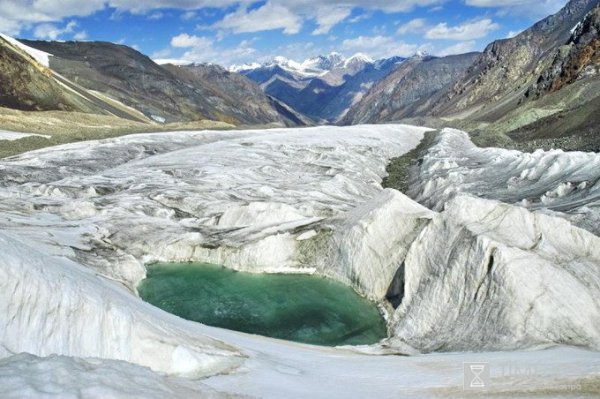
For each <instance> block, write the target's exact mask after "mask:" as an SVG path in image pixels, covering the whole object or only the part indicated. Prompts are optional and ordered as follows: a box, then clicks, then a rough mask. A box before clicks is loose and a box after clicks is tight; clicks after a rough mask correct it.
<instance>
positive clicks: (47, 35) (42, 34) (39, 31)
mask: <svg viewBox="0 0 600 399" xmlns="http://www.w3.org/2000/svg"><path fill="white" fill-rule="evenodd" d="M75 28H77V22H75V21H71V22H69V23H67V24H66V25H65V26H64V27H62V28H59V27H58V26H56V25H54V24H40V25H38V26H36V28H35V30H34V31H33V35H34V36H35V37H37V38H38V39H48V40H56V39H58V38H60V37H61V36H62V35H65V34H69V33H73V32H74V31H75Z"/></svg>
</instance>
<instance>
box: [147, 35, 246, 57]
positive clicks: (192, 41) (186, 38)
mask: <svg viewBox="0 0 600 399" xmlns="http://www.w3.org/2000/svg"><path fill="white" fill-rule="evenodd" d="M171 47H172V48H175V49H178V48H183V49H186V51H185V52H184V53H183V55H182V56H181V57H179V58H170V59H167V58H168V57H171V56H172V53H173V52H172V49H171V48H166V49H163V50H160V51H157V52H155V53H154V54H152V57H151V58H152V59H154V60H155V61H156V62H158V63H167V62H168V63H172V64H190V63H193V62H197V63H202V62H212V63H216V64H220V65H228V64H233V63H237V62H240V61H242V62H244V61H246V60H247V59H248V58H250V57H251V56H253V55H254V54H255V52H256V50H255V49H254V48H252V43H251V41H249V40H243V41H241V42H240V43H239V44H238V45H237V46H235V47H229V48H228V47H220V46H218V45H217V43H215V42H214V41H213V40H211V39H209V38H207V37H203V36H195V35H189V34H187V33H182V34H180V35H177V36H174V37H172V38H171Z"/></svg>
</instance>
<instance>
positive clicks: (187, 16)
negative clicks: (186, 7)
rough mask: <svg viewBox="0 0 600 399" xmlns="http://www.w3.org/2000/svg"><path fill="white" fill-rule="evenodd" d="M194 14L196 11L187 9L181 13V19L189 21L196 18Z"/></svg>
mask: <svg viewBox="0 0 600 399" xmlns="http://www.w3.org/2000/svg"><path fill="white" fill-rule="evenodd" d="M196 16H197V14H196V11H187V12H184V13H183V14H181V19H183V20H184V21H189V20H192V19H194V18H196Z"/></svg>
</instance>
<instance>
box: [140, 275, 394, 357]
mask: <svg viewBox="0 0 600 399" xmlns="http://www.w3.org/2000/svg"><path fill="white" fill-rule="evenodd" d="M138 291H139V294H140V296H141V297H142V299H144V300H145V301H146V302H149V303H151V304H153V305H155V306H157V307H159V308H161V309H163V310H166V311H167V312H170V313H173V314H175V315H178V316H180V317H182V318H185V319H188V320H193V321H198V322H201V323H204V324H207V325H211V326H216V327H222V328H227V329H230V330H236V331H243V332H247V333H252V334H259V335H265V336H269V337H275V338H281V339H286V340H289V341H296V342H304V343H310V344H316V345H327V346H336V345H362V344H373V343H376V342H378V341H379V340H380V339H382V338H385V337H386V326H385V322H384V320H383V318H382V316H381V314H380V313H379V310H378V309H377V306H376V305H375V304H374V303H372V302H370V301H368V300H366V299H364V298H362V297H360V296H359V295H358V294H356V293H355V292H354V291H353V290H352V289H351V288H350V287H347V286H345V285H343V284H341V283H338V282H335V281H333V280H330V279H326V278H322V277H317V276H307V275H295V274H252V273H243V272H236V271H232V270H229V269H225V268H223V267H220V266H215V265H209V264H198V263H184V264H181V263H178V264H153V265H150V266H148V276H147V278H146V279H145V280H143V281H142V282H141V284H140V285H139V286H138Z"/></svg>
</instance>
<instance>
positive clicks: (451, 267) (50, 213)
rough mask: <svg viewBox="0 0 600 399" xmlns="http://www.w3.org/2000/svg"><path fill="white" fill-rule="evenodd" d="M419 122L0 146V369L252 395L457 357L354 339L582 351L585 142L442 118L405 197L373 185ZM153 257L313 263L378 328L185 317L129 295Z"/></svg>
mask: <svg viewBox="0 0 600 399" xmlns="http://www.w3.org/2000/svg"><path fill="white" fill-rule="evenodd" d="M425 131H427V129H426V128H418V127H409V126H403V125H378V126H355V127H348V128H337V127H320V128H308V129H274V130H269V131H264V130H262V131H261V130H254V131H231V132H210V131H206V132H177V133H158V134H142V135H131V136H127V137H120V138H114V139H107V140H102V141H97V142H85V143H74V144H69V145H64V146H60V147H53V148H47V149H42V150H38V151H34V152H30V153H26V154H22V155H19V156H16V157H12V158H8V159H4V160H1V161H0V199H1V200H0V229H1V231H2V233H0V247H1V249H2V250H1V251H0V285H1V286H0V357H2V358H6V359H7V360H4V361H3V362H4V363H2V364H0V367H5V366H6V364H12V365H14V366H15V367H17V366H18V367H25V366H23V365H22V363H23V362H25V363H27V362H31V363H32V364H33V366H32V367H34V368H30V370H34V369H35V367H37V366H35V364H36V363H40V364H42V363H45V362H50V363H48V364H52V362H55V361H59V360H60V359H66V360H64V362H66V363H65V364H67V363H72V364H68V368H69V369H77V367H80V366H81V365H82V364H84V363H81V362H85V361H88V360H77V359H80V358H86V359H88V358H103V359H105V361H106V362H107V363H105V365H106V367H112V363H110V362H111V361H114V362H119V361H125V362H130V363H133V364H132V365H131V367H132V369H131V372H132V373H135V372H136V371H135V370H139V369H135V368H136V367H140V366H146V367H149V368H150V369H151V370H152V371H147V372H148V373H159V374H157V375H161V376H162V377H161V378H171V377H166V376H196V377H202V376H204V377H206V376H211V375H212V376H213V377H210V378H208V379H204V380H202V381H203V382H205V383H206V384H208V385H211V386H213V387H214V388H216V389H217V390H225V391H227V392H237V393H252V394H256V395H258V396H271V397H276V396H278V394H277V393H281V392H285V394H286V396H289V397H301V393H303V392H304V391H303V390H302V389H304V388H305V387H306V386H307V385H306V384H307V383H310V384H312V386H315V387H319V389H321V390H322V392H329V393H331V391H330V390H331V389H333V385H336V386H337V388H336V389H341V390H339V391H338V392H339V393H338V395H342V394H344V392H345V393H346V396H349V395H351V394H352V393H354V394H356V393H360V392H362V393H364V394H366V393H373V394H376V393H378V394H379V395H380V396H381V397H391V396H397V395H398V393H399V392H401V391H402V392H407V391H408V392H413V393H414V394H415V395H414V396H422V397H429V396H431V394H432V391H430V390H428V389H430V388H431V386H432V385H436V384H440V385H438V386H440V387H445V389H446V388H447V389H455V387H456V386H458V385H459V383H458V382H457V381H455V380H454V379H453V378H459V377H457V376H461V374H460V373H461V370H459V368H456V369H454V368H453V367H454V366H449V364H451V365H455V363H458V361H459V360H461V361H462V359H465V358H467V357H468V355H458V354H447V355H443V354H430V355H421V356H416V357H411V358H404V357H387V356H386V357H381V356H369V355H365V353H372V354H376V353H411V354H414V353H418V352H431V351H463V350H519V349H526V348H538V347H547V346H549V345H556V344H568V345H577V346H581V347H586V348H589V349H593V350H598V349H600V316H599V314H600V310H599V309H600V303H599V300H600V294H599V292H600V277H599V276H600V271H599V264H600V255H599V253H598V251H599V248H600V245H599V244H600V241H599V240H600V239H599V238H598V236H597V235H595V234H597V233H598V232H597V226H598V223H597V222H595V220H598V219H597V216H595V215H597V209H598V207H597V198H598V197H597V191H598V187H599V186H598V184H599V183H598V177H596V176H597V175H596V174H597V173H599V172H598V170H600V168H598V164H599V163H600V161H599V159H600V156H598V155H597V154H583V153H563V152H560V151H550V152H540V151H538V152H535V153H532V154H523V153H519V152H516V151H505V150H499V149H479V148H477V147H475V146H473V145H472V144H471V143H470V141H469V140H468V137H467V136H466V134H464V133H461V132H458V131H454V130H444V131H443V132H442V133H441V134H440V135H439V137H438V139H437V143H436V144H435V145H434V146H433V147H432V148H431V149H430V151H429V152H428V153H427V154H426V155H425V157H424V158H423V160H422V162H421V165H420V166H419V169H418V170H417V172H416V174H414V175H415V176H418V178H417V179H416V180H415V181H414V184H413V186H412V187H411V190H409V192H408V193H407V194H408V195H409V196H406V195H404V194H402V193H400V192H398V191H395V190H392V189H386V190H383V189H382V187H381V178H382V177H383V176H384V175H385V166H386V164H387V162H388V161H389V159H390V158H391V157H394V156H398V155H400V154H402V153H405V152H406V151H408V150H410V149H412V148H414V146H416V145H417V144H418V142H419V141H420V140H421V139H422V137H423V134H424V132H425ZM410 197H412V198H415V199H416V200H417V201H414V200H412V199H411V198H410ZM428 208H429V209H428ZM595 217H596V219H594V218H595ZM577 226H581V227H582V228H580V227H577ZM154 261H164V262H178V261H202V262H210V263H218V264H223V265H225V266H227V267H230V268H234V269H238V270H245V271H250V272H257V273H261V272H300V273H317V274H321V275H325V276H328V277H331V278H334V279H336V280H338V281H342V282H344V283H346V284H349V285H351V286H352V287H353V288H354V289H355V290H356V291H357V292H359V293H361V294H362V295H364V296H366V297H368V298H370V299H372V300H375V301H378V302H380V303H381V305H382V307H383V308H384V309H385V312H386V316H387V321H388V329H389V332H390V337H389V338H388V339H387V340H384V341H383V342H382V343H381V344H380V345H378V346H373V347H367V348H338V349H327V350H326V349H322V348H320V349H317V348H313V347H309V346H303V345H298V344H294V343H289V342H278V341H275V340H271V339H268V338H264V337H253V336H248V335H245V334H241V333H236V332H231V331H225V330H220V329H216V328H210V327H207V326H203V325H200V324H197V323H192V322H187V321H184V320H181V319H179V318H177V317H175V316H173V315H169V314H167V313H165V312H162V311H160V310H158V309H156V308H153V307H152V306H150V305H148V304H146V303H144V302H142V301H141V300H140V299H139V298H137V297H136V296H135V291H136V289H135V287H136V286H137V284H138V283H139V282H140V281H141V280H142V279H143V278H144V276H145V267H144V264H145V263H148V262H154ZM391 298H394V301H395V302H394V305H396V306H397V307H396V308H394V307H393V306H391V305H392V304H391V303H390V302H389V301H388V299H389V300H391ZM21 352H28V353H31V354H32V355H35V356H42V357H43V358H42V359H37V358H16V359H15V356H20V355H17V354H18V353H21ZM53 354H56V355H62V356H65V357H59V358H48V357H47V356H51V355H53ZM478 356H479V355H478ZM480 356H483V358H488V359H496V360H497V361H508V360H510V359H520V360H521V361H523V362H525V363H527V362H530V361H532V360H533V359H541V358H544V359H546V360H547V364H545V365H544V367H543V368H544V371H543V373H541V374H540V376H539V378H540V381H541V382H540V384H541V383H546V384H547V383H555V382H557V381H559V379H558V377H559V376H560V375H561V374H560V373H559V371H557V370H560V367H559V366H560V365H561V364H565V365H567V366H569V367H571V368H572V370H574V374H573V376H572V377H573V378H580V377H581V376H583V375H586V373H589V372H590V370H592V369H594V367H596V370H597V366H598V356H597V353H596V352H589V351H585V350H579V349H574V348H555V349H551V350H548V351H543V352H536V353H535V354H532V353H531V352H502V353H497V354H494V353H489V352H486V353H484V354H481V355H480ZM56 359H59V360H56ZM111 359H112V360H111ZM6 362H8V363H6ZM11 362H12V363H11ZM60 362H63V360H60ZM578 362H580V363H578ZM130 363H119V364H121V365H123V364H130ZM134 364H137V365H138V366H135V365H134ZM427 364H429V365H435V366H434V367H433V368H432V369H429V371H425V369H426V368H427V366H426V365H427ZM6 367H12V366H6ZM40 367H43V366H40ZM65 367H67V366H65ZM102 367H104V366H102ZM413 368H416V369H414V370H413ZM563 368H564V367H563ZM134 369H135V370H134ZM341 369H343V370H345V373H342V374H339V370H341ZM398 370H402V371H401V372H400V373H399V372H398ZM222 373H227V374H226V375H223V374H222ZM452 376H454V377H452ZM82 378H84V377H82ZM173 378H175V377H173ZM431 378H437V380H436V381H444V382H436V383H432V380H431ZM375 379H376V380H377V381H378V384H373V383H372V381H374V380H375ZM35 381H36V380H35V379H32V380H31V381H30V383H31V384H35V383H36V382H35ZM42 381H43V380H42ZM161 381H162V382H164V383H165V384H167V385H168V382H165V381H163V380H161ZM331 381H335V382H336V384H333V385H332V383H331ZM369 381H370V382H369ZM568 381H573V380H572V379H571V380H568ZM577 381H579V380H577ZM162 382H161V383H162ZM508 383H509V384H510V383H511V382H510V381H509V382H508ZM360 384H363V386H360ZM67 385H68V384H67V382H65V384H64V386H67ZM340 387H341V388H340ZM453 387H454V388H453ZM224 388H227V389H224ZM161 389H162V388H161ZM456 389H458V388H456ZM557 389H558V388H557ZM123 395H124V394H123Z"/></svg>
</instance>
